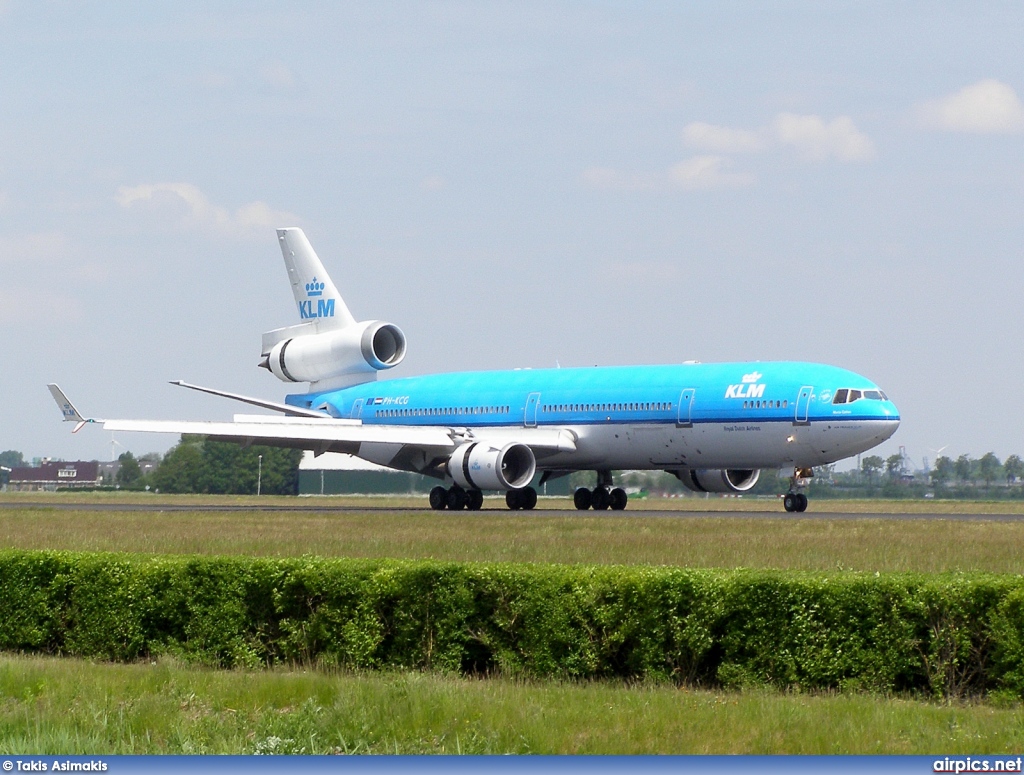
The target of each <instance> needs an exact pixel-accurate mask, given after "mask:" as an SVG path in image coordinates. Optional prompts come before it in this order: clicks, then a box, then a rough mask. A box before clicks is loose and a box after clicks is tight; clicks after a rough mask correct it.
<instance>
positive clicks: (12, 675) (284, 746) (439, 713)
mask: <svg viewBox="0 0 1024 775" xmlns="http://www.w3.org/2000/svg"><path fill="white" fill-rule="evenodd" d="M1022 747H1024V710H1022V709H1021V708H1020V707H1016V708H998V707H992V706H990V705H956V706H939V705H927V704H923V703H920V702H913V701H908V700H902V699H891V698H879V697H871V696H868V695H838V696H835V695H833V696H812V695H780V694H778V693H775V692H763V691H752V692H731V693H722V692H704V691H680V690H678V689H675V688H672V687H668V686H633V687H629V686H624V685H622V684H617V683H575V684H573V683H559V682H549V683H522V682H513V681H508V680H504V679H489V680H473V679H464V678H453V677H446V676H439V675H429V674H422V673H383V674H368V675H358V674H351V673H339V672H316V671H298V670H272V671H264V672H256V673H252V672H246V673H239V672H232V671H212V670H205V669H201V668H197V667H191V666H184V665H181V664H178V663H175V662H173V661H169V660H162V661H160V662H159V663H156V664H148V663H147V664H136V665H109V664H90V663H88V662H83V661H79V660H72V659H54V658H41V657H31V658H30V657H17V656H4V657H0V749H2V750H4V751H5V752H7V753H23V754H24V753H54V754H57V753H60V754H95V753H98V752H102V753H125V754H128V753H134V754H142V753H255V752H263V753H343V752H347V753H406V754H409V753H580V754H582V753H808V754H811V753H847V752H858V753H901V754H902V753H934V752H937V751H941V752H942V753H945V754H954V753H965V754H966V753H977V752H980V751H984V752H986V753H1016V752H1019V751H1020V750H1021V748H1022Z"/></svg>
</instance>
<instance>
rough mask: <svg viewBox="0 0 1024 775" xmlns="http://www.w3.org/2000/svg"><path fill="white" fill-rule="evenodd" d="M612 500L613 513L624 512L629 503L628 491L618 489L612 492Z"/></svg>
mask: <svg viewBox="0 0 1024 775" xmlns="http://www.w3.org/2000/svg"><path fill="white" fill-rule="evenodd" d="M611 498H612V504H611V505H612V511H622V510H623V509H624V508H626V503H627V502H628V501H629V496H628V495H626V491H625V490H623V489H622V488H621V487H616V488H615V489H614V490H612V491H611Z"/></svg>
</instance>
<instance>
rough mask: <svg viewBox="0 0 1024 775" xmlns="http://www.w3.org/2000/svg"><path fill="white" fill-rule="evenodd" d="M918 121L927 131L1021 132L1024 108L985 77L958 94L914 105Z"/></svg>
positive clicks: (1007, 88)
mask: <svg viewBox="0 0 1024 775" xmlns="http://www.w3.org/2000/svg"><path fill="white" fill-rule="evenodd" d="M915 111H916V113H917V118H918V121H919V122H920V123H921V125H922V126H924V127H926V128H928V129H941V130H946V131H948V132H973V133H977V134H1010V133H1016V132H1021V131H1024V105H1022V104H1021V101H1020V98H1019V97H1017V93H1016V92H1015V91H1014V90H1013V89H1012V88H1011V87H1010V86H1008V85H1006V84H1005V83H1002V82H1000V81H997V80H995V79H992V78H988V79H986V80H984V81H978V83H976V84H972V85H971V86H965V87H964V88H963V89H961V90H960V91H958V92H954V93H953V94H949V95H947V96H945V97H942V98H940V99H937V100H930V101H928V102H922V103H920V104H918V105H917V106H916V109H915Z"/></svg>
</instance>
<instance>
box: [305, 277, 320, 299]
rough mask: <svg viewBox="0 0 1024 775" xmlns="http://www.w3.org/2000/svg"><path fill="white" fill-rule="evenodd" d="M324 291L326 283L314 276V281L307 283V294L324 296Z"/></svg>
mask: <svg viewBox="0 0 1024 775" xmlns="http://www.w3.org/2000/svg"><path fill="white" fill-rule="evenodd" d="M323 293H324V284H323V283H318V282H317V281H316V278H315V277H314V278H313V282H311V283H306V295H307V296H322V295H323Z"/></svg>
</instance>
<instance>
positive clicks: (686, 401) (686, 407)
mask: <svg viewBox="0 0 1024 775" xmlns="http://www.w3.org/2000/svg"><path fill="white" fill-rule="evenodd" d="M696 392H697V391H696V390H695V389H694V388H686V390H684V391H683V392H682V393H680V394H679V410H678V411H677V412H676V427H677V428H692V427H693V397H694V394H695V393H696Z"/></svg>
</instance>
